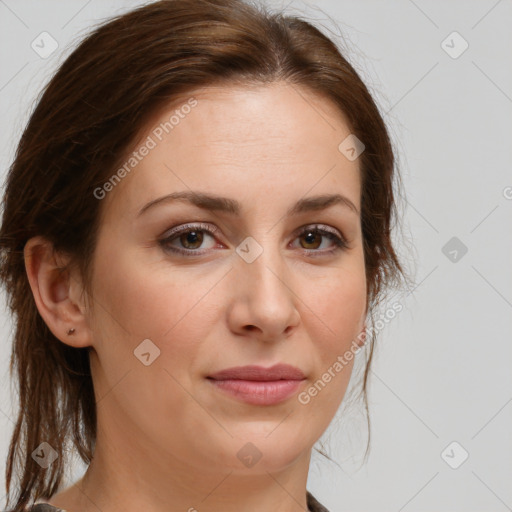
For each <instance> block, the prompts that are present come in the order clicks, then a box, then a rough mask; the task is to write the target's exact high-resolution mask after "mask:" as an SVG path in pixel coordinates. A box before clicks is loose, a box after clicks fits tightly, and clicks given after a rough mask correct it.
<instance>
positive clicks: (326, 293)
mask: <svg viewBox="0 0 512 512" xmlns="http://www.w3.org/2000/svg"><path fill="white" fill-rule="evenodd" d="M306 297H308V299H307V303H309V304H311V305H312V307H311V310H312V311H311V314H312V315H313V317H316V318H313V320H312V321H315V322H316V325H317V326H318V329H321V330H322V331H325V336H322V337H321V339H324V340H326V341H325V349H326V350H337V349H339V348H340V346H344V345H346V344H347V343H349V344H350V342H351V341H352V340H353V339H354V338H355V337H356V336H357V335H358V334H359V332H360V331H361V329H362V327H363V325H364V320H365V313H366V279H365V273H364V268H363V269H362V270H361V269H359V270H357V271H351V272H343V273H340V274H339V275H338V276H336V277H333V276H331V279H325V280H324V281H317V283H316V285H315V292H314V294H311V293H309V296H306Z"/></svg>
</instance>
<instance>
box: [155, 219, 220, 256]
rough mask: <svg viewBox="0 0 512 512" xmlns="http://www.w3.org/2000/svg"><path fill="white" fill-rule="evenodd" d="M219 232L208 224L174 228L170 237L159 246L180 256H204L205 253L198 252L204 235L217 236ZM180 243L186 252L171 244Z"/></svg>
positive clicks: (169, 233) (161, 241) (160, 242)
mask: <svg viewBox="0 0 512 512" xmlns="http://www.w3.org/2000/svg"><path fill="white" fill-rule="evenodd" d="M217 231H218V228H216V227H212V226H210V225H208V224H184V225H183V226H178V227H177V228H173V229H172V230H171V231H170V232H168V236H166V237H165V238H164V239H162V240H160V241H159V244H160V245H161V246H162V247H163V248H164V249H165V250H166V251H171V252H175V253H179V254H185V255H187V256H188V255H192V254H193V255H194V256H196V255H198V254H203V251H201V252H199V251H196V250H195V249H197V248H198V247H199V246H201V244H202V243H203V240H204V234H203V233H205V232H206V233H209V235H207V236H212V237H213V235H215V233H216V232H217ZM175 240H176V241H178V242H179V243H180V244H182V246H183V247H185V250H184V249H182V248H179V247H174V246H172V245H171V242H173V241H175Z"/></svg>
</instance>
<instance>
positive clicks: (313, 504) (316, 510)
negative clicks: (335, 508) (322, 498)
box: [306, 491, 329, 512]
mask: <svg viewBox="0 0 512 512" xmlns="http://www.w3.org/2000/svg"><path fill="white" fill-rule="evenodd" d="M306 498H307V504H308V510H309V511H310V512H329V511H328V510H327V509H326V508H325V507H324V506H323V505H322V504H321V503H320V502H319V501H318V500H317V499H316V498H315V497H314V496H313V495H312V494H311V493H310V492H309V491H306Z"/></svg>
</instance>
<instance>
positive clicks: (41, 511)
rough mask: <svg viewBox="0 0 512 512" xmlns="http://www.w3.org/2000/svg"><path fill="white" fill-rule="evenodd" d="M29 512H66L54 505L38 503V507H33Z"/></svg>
mask: <svg viewBox="0 0 512 512" xmlns="http://www.w3.org/2000/svg"><path fill="white" fill-rule="evenodd" d="M27 512H66V511H65V510H62V509H61V508H57V507H54V506H53V505H49V504H48V503H37V504H36V505H32V507H31V508H29V509H28V510H27Z"/></svg>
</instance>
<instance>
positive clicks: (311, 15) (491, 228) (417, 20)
mask: <svg viewBox="0 0 512 512" xmlns="http://www.w3.org/2000/svg"><path fill="white" fill-rule="evenodd" d="M141 3H142V2H137V1H132V2H129V1H121V0H118V1H113V0H108V1H105V0H104V1H100V0H90V1H88V2H87V1H86V0H76V1H75V0H72V1H71V0H68V1H66V2H64V1H48V0H45V1H37V2H36V1H15V0H0V38H1V55H0V71H1V77H0V120H1V121H0V122H1V124H2V131H1V139H0V159H1V162H0V168H1V172H2V182H3V179H4V177H5V173H6V170H7V168H8V166H9V164H10V163H11V161H12V159H13V155H14V149H15V147H16V143H17V140H18V138H19V136H20V134H21V130H22V127H23V126H24V124H25V123H26V121H27V119H28V115H29V111H30V109H31V107H32V105H33V102H34V100H35V98H36V96H37V94H38V93H39V91H40V89H41V87H42V86H43V84H44V83H45V82H46V81H47V80H48V78H49V77H50V76H51V74H52V73H53V71H54V70H55V68H56V67H57V65H58V64H60V63H61V62H62V61H63V59H64V57H65V56H67V55H68V54H69V52H70V50H71V49H72V48H73V44H74V42H76V41H77V40H78V39H80V38H81V37H82V36H83V35H84V34H85V33H86V32H87V31H88V30H89V28H90V27H91V25H92V24H93V23H96V22H98V21H100V20H101V19H103V18H105V17H108V16H111V15H114V14H119V13H121V12H124V11H126V10H128V9H130V8H132V7H135V6H137V5H140V4H141ZM267 4H269V5H271V6H272V7H276V8H279V7H285V6H288V9H287V10H288V12H290V13H293V14H300V15H302V16H304V17H306V18H307V19H309V20H311V21H313V22H314V23H316V24H317V25H320V26H321V27H323V28H322V30H324V31H326V32H327V33H329V34H330V35H331V36H332V37H334V38H335V40H336V41H337V43H338V44H342V45H344V44H345V43H344V42H343V41H342V39H341V38H340V36H339V31H340V30H341V32H342V33H343V35H344V38H345V40H346V45H347V51H348V53H347V56H348V58H349V60H350V61H351V62H352V63H353V65H354V66H355V67H356V69H357V70H358V71H359V72H360V74H361V75H362V77H363V79H364V80H365V82H366V83H367V84H368V86H369V87H370V89H371V91H372V92H373V94H374V95H375V98H376V99H377V101H378V103H379V106H380V108H381V111H382V112H383V114H384V117H385V120H386V122H387V123H388V125H389V127H390V130H391V133H392V136H393V139H394V142H395V144H396V147H397V149H398V157H399V165H400V169H401V172H402V176H403V181H404V188H405V192H406V199H404V201H403V225H404V233H403V236H404V238H403V239H398V243H399V244H400V253H401V254H402V256H403V258H404V259H405V260H406V265H407V266H408V268H409V269H410V272H411V273H413V275H414V279H415V285H414V289H412V290H411V291H410V292H407V293H405V292H404V293H401V294H399V295H397V296H395V297H393V298H390V299H389V301H388V304H387V305H384V309H386V308H389V305H390V304H391V303H392V302H394V301H399V302H400V303H401V304H402V305H403V310H402V311H401V312H400V313H399V314H398V315H397V316H396V317H395V318H394V319H393V320H392V321H391V322H389V323H388V324H387V325H386V326H385V328H384V329H383V330H382V331H381V333H380V334H381V337H380V340H379V346H378V348H377V351H376V354H375V360H374V366H373V372H372V374H371V377H370V388H369V393H370V395H369V402H370V414H371V428H372V443H371V452H370V456H369V459H368V462H367V463H366V464H364V465H363V464H362V456H363V452H364V447H365V440H366V437H365V422H364V416H363V415H362V413H361V411H358V410H357V409H354V410H353V411H350V415H348V416H347V414H345V415H343V414H340V415H338V416H337V418H336V419H335V421H333V423H332V424H331V426H330V427H329V429H328V431H327V432H326V433H325V435H324V436H323V438H322V441H323V442H324V444H325V446H326V447H327V449H328V453H329V455H330V456H331V457H332V458H333V459H334V460H335V461H336V462H337V464H333V463H331V462H329V461H327V460H326V459H325V458H323V457H321V456H320V455H318V454H316V452H314V456H313V459H312V464H311V471H310V476H309V481H308V489H309V490H310V491H311V492H312V493H313V494H314V495H315V496H316V497H317V498H318V499H319V500H320V501H321V502H322V503H323V504H324V505H325V506H326V507H327V508H328V509H329V510H330V511H331V512H342V511H349V510H350V511H361V512H363V511H365V512H370V511H379V512H380V511H396V512H399V511H406V512H412V511H427V510H434V509H435V510H437V511H464V512H472V511H486V512H489V511H506V510H512V486H511V485H510V482H511V481H512V457H511V455H512V435H511V428H510V427H511V424H512V422H511V420H512V403H511V402H512V374H511V372H510V365H511V362H512V357H511V355H512V343H511V341H512V338H511V331H512V321H511V320H512V270H511V265H510V262H511V261H512V257H511V256H512V237H511V236H510V233H511V224H512V222H511V220H512V173H511V172H510V166H511V162H512V158H511V156H512V155H511V153H512V150H511V146H512V144H511V142H512V116H511V114H512V66H510V63H511V62H512V59H511V53H512V30H511V28H510V27H512V23H511V21H512V1H510V0H508V1H507V0H501V1H495V0H489V1H487V0H481V1H476V0H472V1H468V0H464V1H450V2H443V1H430V2H427V1H426V0H423V1H420V0H415V1H414V2H413V1H411V0H409V1H405V0H400V1H399V0H396V1H395V0H393V1H385V2H384V1H382V0H381V1H370V0H360V1H355V0H350V1H348V0H344V1H340V0H337V1H336V0H318V1H316V2H303V1H301V2H299V1H296V2H291V3H290V2H270V1H269V2H267ZM43 31H47V32H48V33H50V34H51V36H52V37H53V38H54V39H55V40H56V41H57V42H58V48H57V50H56V51H55V52H54V53H53V54H52V55H50V56H49V57H47V58H45V59H43V58H41V57H40V56H39V55H38V54H37V53H36V52H35V51H34V50H33V49H32V48H31V43H32V41H33V40H35V39H36V38H37V37H38V36H39V34H40V33H41V32H43ZM454 31H457V32H458V33H459V34H460V36H461V38H462V39H461V38H459V36H456V35H455V36H453V35H451V34H452V33H453V32H454ZM443 41H445V43H443ZM464 41H466V42H467V44H468V45H469V46H468V48H467V50H466V51H464V52H463V53H460V52H461V50H462V49H463V48H464ZM447 51H448V52H449V53H451V54H452V55H449V53H447ZM49 135H50V134H49ZM397 236H400V235H397ZM453 237H456V240H454V241H453V240H452V241H451V242H450V240H451V239H452V238H453ZM446 244H449V245H448V246H446ZM464 247H466V248H467V253H465V254H463V250H461V249H463V248H464ZM454 251H456V252H454ZM454 258H456V259H455V261H454ZM507 262H508V264H507ZM2 306H3V308H2V313H1V314H2V319H1V320H2V321H1V322H0V328H1V335H2V338H1V339H2V343H1V345H0V379H1V380H0V433H1V434H0V454H1V455H0V472H1V474H0V477H1V478H3V473H4V468H5V459H6V455H7V447H8V440H9V438H10V434H11V431H12V428H13V419H14V416H13V410H14V409H13V404H12V397H13V395H11V384H10V382H9V374H8V361H9V355H10V345H11V325H12V324H11V319H10V318H9V315H8V313H7V309H6V308H5V296H4V294H3V293H2ZM340 412H342V411H340ZM359 434H361V435H359ZM452 442H456V443H457V444H456V445H451V446H450V447H449V448H448V449H447V450H445V449H446V448H447V447H448V446H449V445H450V444H451V443H452ZM466 452H467V454H468V458H467V460H465V461H464V462H463V463H462V464H461V461H462V460H463V456H465V454H466ZM449 464H451V466H453V467H451V466H450V465H449ZM456 466H458V467H457V468H456V469H455V468H454V467H456ZM83 469H84V468H83V466H80V465H79V464H77V466H76V468H75V470H74V475H70V476H69V478H70V480H69V481H74V479H75V478H77V477H79V476H80V474H81V472H82V471H83ZM4 493H5V489H2V490H0V507H1V506H2V505H4V499H3V498H2V496H3V495H4Z"/></svg>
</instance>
